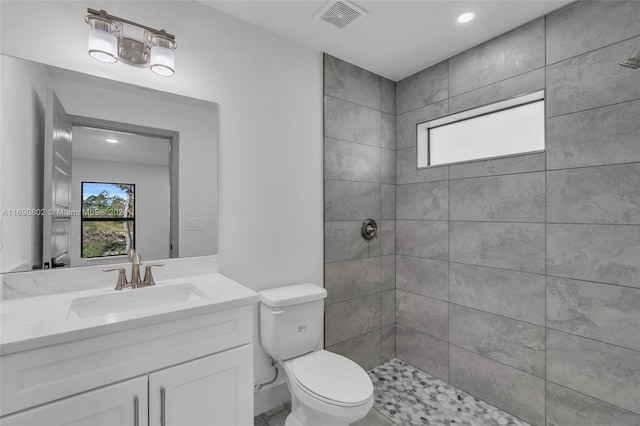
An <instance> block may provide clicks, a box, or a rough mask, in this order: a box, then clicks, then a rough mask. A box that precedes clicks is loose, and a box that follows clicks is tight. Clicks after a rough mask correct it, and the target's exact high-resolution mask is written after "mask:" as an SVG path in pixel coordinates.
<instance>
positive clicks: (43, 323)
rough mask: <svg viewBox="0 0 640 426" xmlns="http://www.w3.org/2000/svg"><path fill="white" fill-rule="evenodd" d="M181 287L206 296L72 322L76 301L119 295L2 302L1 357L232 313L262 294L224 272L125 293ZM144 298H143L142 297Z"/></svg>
mask: <svg viewBox="0 0 640 426" xmlns="http://www.w3.org/2000/svg"><path fill="white" fill-rule="evenodd" d="M178 283H190V284H192V285H193V286H194V287H195V288H196V289H197V290H199V291H200V292H202V294H203V295H204V297H202V298H199V299H198V300H193V301H185V302H178V303H171V304H164V305H160V306H152V307H145V308H142V309H135V310H131V311H126V312H119V313H117V314H109V315H102V316H96V317H92V318H85V319H73V318H69V309H70V307H71V303H72V302H73V300H75V299H78V298H85V297H92V296H99V295H107V294H113V293H119V292H116V290H114V287H113V286H112V287H109V288H100V289H92V290H84V291H73V292H67V293H59V294H51V295H46V296H36V297H25V298H19V299H10V300H5V301H2V302H0V355H8V354H12V353H16V352H22V351H27V350H31V349H35V348H39V347H43V346H49V345H56V344H60V343H65V342H69V341H73V340H78V339H83V338H88V337H93V336H97V335H100V334H107V333H114V332H117V331H122V330H127V329H131V328H134V327H143V326H146V325H151V324H156V323H158V322H166V321H173V320H178V319H183V318H187V317H190V316H195V315H203V314H207V313H211V312H217V311H222V310H226V309H232V308H236V307H239V306H246V305H251V304H253V303H255V302H257V301H258V293H256V292H255V291H253V290H250V289H248V288H246V287H244V286H243V285H241V284H238V283H237V282H235V281H233V280H231V279H229V278H227V277H225V276H224V275H221V274H218V273H215V274H207V275H197V276H190V277H181V278H174V279H171V280H163V281H160V282H158V283H156V286H154V287H146V288H139V289H130V288H127V289H124V290H121V291H122V292H123V293H122V294H123V295H126V294H127V292H144V291H146V290H148V289H149V290H151V291H153V289H154V288H159V287H161V286H169V285H171V284H178ZM142 294H143V293H137V294H136V296H140V295H142ZM125 297H126V296H125Z"/></svg>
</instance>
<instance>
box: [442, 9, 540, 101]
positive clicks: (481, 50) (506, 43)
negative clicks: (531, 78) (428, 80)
mask: <svg viewBox="0 0 640 426" xmlns="http://www.w3.org/2000/svg"><path fill="white" fill-rule="evenodd" d="M544 39H545V27H544V18H542V19H537V20H535V21H533V22H530V23H528V24H525V25H523V26H521V27H519V28H516V29H515V30H513V31H510V32H508V33H506V34H504V35H501V36H499V37H496V38H494V39H493V40H489V41H488V42H486V43H483V44H481V45H479V46H477V47H474V48H473V49H469V50H467V51H465V52H462V53H461V54H459V55H456V56H454V57H453V58H451V59H449V78H450V82H449V94H450V96H455V95H459V94H460V93H464V92H468V91H470V90H473V89H477V88H479V87H482V86H486V85H488V84H491V83H495V82H496V81H500V80H504V79H507V78H509V77H513V76H515V75H518V74H523V73H525V72H528V71H531V70H534V69H537V68H540V67H543V66H544V65H545V57H544V51H545V46H544Z"/></svg>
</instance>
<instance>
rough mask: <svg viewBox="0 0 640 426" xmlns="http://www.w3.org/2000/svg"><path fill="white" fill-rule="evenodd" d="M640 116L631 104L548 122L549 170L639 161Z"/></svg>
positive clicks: (638, 103) (638, 104) (639, 107)
mask: <svg viewBox="0 0 640 426" xmlns="http://www.w3.org/2000/svg"><path fill="white" fill-rule="evenodd" d="M639 116H640V101H632V102H625V103H621V104H618V105H611V106H607V107H602V108H597V109H592V110H588V111H583V112H578V113H575V114H569V115H563V116H560V117H554V118H549V119H547V135H546V140H547V141H546V145H547V147H546V149H547V165H548V167H549V169H563V168H568V167H582V166H600V165H604V164H617V163H630V162H634V161H640V149H638V140H640V120H638V119H637V117H639ZM452 172H453V168H452Z"/></svg>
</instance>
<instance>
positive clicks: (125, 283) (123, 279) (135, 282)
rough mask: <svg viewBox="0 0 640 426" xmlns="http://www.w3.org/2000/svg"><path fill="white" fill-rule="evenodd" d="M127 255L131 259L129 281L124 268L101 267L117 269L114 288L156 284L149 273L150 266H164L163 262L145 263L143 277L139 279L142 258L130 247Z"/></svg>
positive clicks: (107, 269) (107, 270)
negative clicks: (116, 280)
mask: <svg viewBox="0 0 640 426" xmlns="http://www.w3.org/2000/svg"><path fill="white" fill-rule="evenodd" d="M127 257H128V258H129V261H131V281H129V280H127V274H126V272H125V268H122V267H120V268H105V269H103V271H104V272H110V271H118V282H117V283H116V288H115V289H116V290H122V289H123V288H125V287H131V288H138V287H148V286H151V285H155V284H156V282H155V281H154V280H153V275H152V274H151V268H153V267H154V266H164V263H154V264H152V265H147V268H146V270H145V273H144V279H140V266H141V265H142V258H141V257H140V255H139V254H138V253H136V251H135V250H134V249H132V248H131V249H129V251H128V252H127Z"/></svg>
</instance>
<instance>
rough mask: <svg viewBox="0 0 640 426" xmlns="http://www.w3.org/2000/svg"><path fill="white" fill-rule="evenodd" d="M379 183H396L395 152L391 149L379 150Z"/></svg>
mask: <svg viewBox="0 0 640 426" xmlns="http://www.w3.org/2000/svg"><path fill="white" fill-rule="evenodd" d="M380 154H381V162H382V164H381V170H380V181H381V182H382V183H386V184H394V183H396V152H395V151H394V150H392V149H381V150H380Z"/></svg>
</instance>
